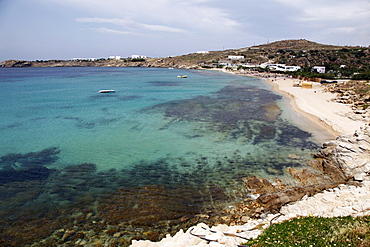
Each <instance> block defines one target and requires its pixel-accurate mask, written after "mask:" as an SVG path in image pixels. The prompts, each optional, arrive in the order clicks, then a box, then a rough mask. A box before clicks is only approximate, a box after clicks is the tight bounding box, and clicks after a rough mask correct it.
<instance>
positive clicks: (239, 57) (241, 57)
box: [227, 56, 245, 61]
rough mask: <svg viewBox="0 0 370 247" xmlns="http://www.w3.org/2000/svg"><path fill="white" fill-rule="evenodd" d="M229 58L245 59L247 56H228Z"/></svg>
mask: <svg viewBox="0 0 370 247" xmlns="http://www.w3.org/2000/svg"><path fill="white" fill-rule="evenodd" d="M227 59H230V60H240V61H244V59H245V58H244V56H228V57H227Z"/></svg>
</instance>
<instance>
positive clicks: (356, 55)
mask: <svg viewBox="0 0 370 247" xmlns="http://www.w3.org/2000/svg"><path fill="white" fill-rule="evenodd" d="M232 55H234V56H244V58H245V59H244V61H229V62H230V63H241V64H242V65H243V64H245V65H250V64H257V65H259V64H262V63H267V62H269V63H280V64H286V65H297V66H302V67H312V66H316V65H325V66H326V67H327V69H328V70H330V69H336V68H339V67H340V66H341V65H344V66H346V67H347V68H363V69H370V50H369V48H363V47H347V46H334V45H325V44H319V43H316V42H312V41H308V40H305V39H298V40H283V41H277V42H272V43H268V44H263V45H257V46H252V47H246V48H241V49H230V50H223V51H209V52H208V53H190V54H187V55H182V56H175V57H165V58H149V59H147V60H146V61H132V60H130V59H122V60H109V59H100V60H98V61H60V60H58V61H55V60H51V61H18V60H8V61H4V62H2V63H0V67H72V66H75V67H87V66H115V67H173V68H184V69H199V68H210V67H217V66H219V62H220V61H227V59H228V56H232Z"/></svg>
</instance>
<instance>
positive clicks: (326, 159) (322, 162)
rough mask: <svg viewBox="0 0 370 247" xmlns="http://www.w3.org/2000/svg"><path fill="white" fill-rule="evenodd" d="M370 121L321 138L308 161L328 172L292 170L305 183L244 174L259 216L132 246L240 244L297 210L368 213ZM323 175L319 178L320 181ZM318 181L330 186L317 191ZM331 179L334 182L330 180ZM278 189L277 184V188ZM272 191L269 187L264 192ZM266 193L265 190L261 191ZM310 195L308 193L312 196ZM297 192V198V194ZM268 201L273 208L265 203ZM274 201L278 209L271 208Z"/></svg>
mask: <svg viewBox="0 0 370 247" xmlns="http://www.w3.org/2000/svg"><path fill="white" fill-rule="evenodd" d="M369 156H370V127H369V126H366V127H364V128H361V129H360V130H358V131H356V133H355V134H354V135H348V136H340V137H338V138H337V139H336V140H333V141H330V142H327V143H324V144H323V147H322V149H321V150H320V152H318V153H316V154H314V157H315V158H316V159H315V160H313V161H312V163H311V165H312V166H313V167H316V169H317V170H321V171H322V172H323V174H324V175H326V177H325V176H324V177H320V176H317V174H314V173H312V172H311V171H307V170H306V171H300V172H297V171H295V172H292V171H291V172H292V173H294V174H295V177H296V178H297V179H300V180H301V181H302V182H304V183H305V184H306V186H303V187H301V188H298V187H297V188H284V189H283V190H279V188H278V186H276V185H272V184H271V183H269V182H268V181H265V180H262V181H260V180H256V178H252V179H251V178H249V179H246V186H247V187H249V190H250V191H251V192H253V194H251V195H253V198H254V200H255V203H256V204H258V205H259V209H260V210H261V214H260V217H259V218H258V219H253V218H250V219H249V220H248V221H247V222H246V223H245V224H242V225H234V226H227V225H218V226H212V227H209V226H207V225H206V224H204V223H200V224H198V225H196V226H194V227H191V228H190V229H188V230H187V231H186V232H184V231H183V230H180V231H179V232H178V233H177V234H176V235H174V236H173V237H171V236H170V235H167V237H166V238H165V239H163V240H161V241H160V242H150V241H142V240H139V241H136V240H134V241H133V242H132V245H131V246H132V247H162V246H178V247H189V246H199V247H205V246H212V247H213V246H220V247H221V246H235V247H236V246H238V245H240V244H242V243H245V242H246V241H247V239H251V238H255V237H257V236H258V235H259V234H260V233H261V232H262V231H263V229H265V228H267V227H268V226H269V225H270V224H273V223H277V222H282V221H286V220H289V219H292V218H296V217H301V216H306V217H308V216H317V217H336V216H365V215H370V163H369V162H368V160H369V159H368V158H369ZM323 178H324V179H328V180H327V181H328V182H327V183H322V182H323V180H324V179H323ZM320 180H321V181H320ZM317 183H322V184H321V186H323V187H325V186H328V187H332V188H327V189H326V190H323V191H322V192H319V193H315V191H316V190H318V189H319V187H320V186H318V187H317V185H316V186H315V184H317ZM334 185H335V186H334ZM280 189H281V188H280ZM268 192H270V193H268ZM259 193H266V194H262V195H261V194H259ZM310 195H312V196H310ZM297 197H300V198H299V200H296V199H297ZM269 205H270V206H272V208H271V207H270V208H268V207H269ZM274 207H275V210H276V211H275V212H276V213H264V212H263V211H264V210H266V212H273V211H274V210H271V209H273V208H274Z"/></svg>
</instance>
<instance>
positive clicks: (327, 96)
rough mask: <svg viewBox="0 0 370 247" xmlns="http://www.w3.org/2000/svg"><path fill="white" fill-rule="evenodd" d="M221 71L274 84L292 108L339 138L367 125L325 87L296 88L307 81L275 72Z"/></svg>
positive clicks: (313, 85)
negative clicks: (335, 100) (326, 90)
mask: <svg viewBox="0 0 370 247" xmlns="http://www.w3.org/2000/svg"><path fill="white" fill-rule="evenodd" d="M217 70H218V71H220V72H224V73H230V74H234V75H242V76H248V77H255V78H259V79H262V80H264V81H265V82H266V83H269V84H270V85H272V90H273V91H275V92H278V93H280V94H282V95H284V96H285V97H286V98H288V100H289V101H290V105H291V106H292V109H293V110H294V111H295V112H297V113H299V114H301V115H303V116H304V117H306V118H307V119H308V120H309V121H310V122H312V123H313V124H315V125H316V126H319V127H320V128H325V129H326V130H327V131H328V132H329V133H331V134H332V135H333V138H336V137H338V136H341V135H352V134H354V133H355V131H356V130H358V129H360V128H361V127H363V126H364V125H365V124H366V123H365V121H362V120H361V119H358V118H356V114H355V113H354V112H353V110H352V109H351V107H350V106H349V105H345V104H342V103H336V102H334V101H332V100H333V99H334V98H335V95H334V94H333V93H330V92H324V89H325V86H323V85H321V84H320V83H318V82H311V83H312V89H308V88H302V87H295V86H293V85H294V84H298V83H299V82H300V83H302V82H305V81H303V80H299V79H294V78H289V77H288V76H285V75H281V74H272V73H259V72H253V73H238V72H234V71H227V70H224V69H217Z"/></svg>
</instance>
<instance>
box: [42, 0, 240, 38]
mask: <svg viewBox="0 0 370 247" xmlns="http://www.w3.org/2000/svg"><path fill="white" fill-rule="evenodd" d="M39 1H45V0H39ZM48 2H54V3H58V4H63V5H64V6H66V5H68V6H69V7H71V8H73V9H76V10H78V11H81V12H82V13H83V12H85V16H86V15H87V16H96V17H97V18H93V19H95V21H96V22H100V23H106V24H115V25H120V26H124V27H125V28H132V27H130V26H129V25H132V26H134V28H138V29H140V28H141V29H142V30H143V31H144V30H146V31H152V32H155V31H157V32H171V33H184V32H199V33H202V32H207V33H208V32H210V33H217V32H218V33H220V32H228V33H230V32H236V31H238V29H239V28H240V27H241V23H239V22H238V21H237V20H235V19H233V17H232V15H231V14H230V12H228V11H230V8H224V6H225V5H227V4H223V5H222V6H219V7H214V6H215V5H216V4H215V3H214V2H213V1H210V0H156V1H153V0H124V1H122V0H104V1H102V0H79V1H75V0H48ZM83 19H85V20H87V19H86V18H79V21H80V22H81V21H82V20H83ZM93 19H90V21H91V22H92V21H93ZM148 23H150V24H148Z"/></svg>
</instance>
